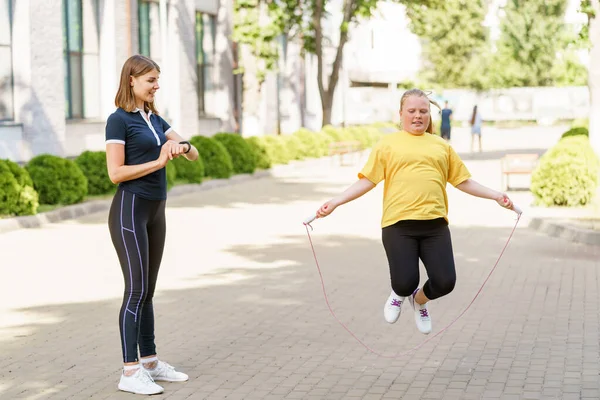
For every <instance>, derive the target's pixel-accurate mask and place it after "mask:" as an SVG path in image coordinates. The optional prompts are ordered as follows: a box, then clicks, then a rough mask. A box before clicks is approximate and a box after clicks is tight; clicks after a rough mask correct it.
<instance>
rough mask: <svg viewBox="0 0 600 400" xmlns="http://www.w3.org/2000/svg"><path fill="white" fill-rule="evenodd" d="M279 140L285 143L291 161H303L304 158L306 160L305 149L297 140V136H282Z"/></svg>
mask: <svg viewBox="0 0 600 400" xmlns="http://www.w3.org/2000/svg"><path fill="white" fill-rule="evenodd" d="M281 140H283V142H284V143H285V146H286V147H287V150H288V154H289V155H290V159H291V160H303V159H304V158H306V152H307V150H306V147H305V146H304V143H303V142H302V141H301V140H300V139H299V138H298V136H295V135H283V136H281Z"/></svg>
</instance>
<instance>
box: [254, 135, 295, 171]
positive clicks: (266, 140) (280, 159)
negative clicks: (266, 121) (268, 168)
mask: <svg viewBox="0 0 600 400" xmlns="http://www.w3.org/2000/svg"><path fill="white" fill-rule="evenodd" d="M259 140H260V141H261V142H262V144H263V145H264V147H265V149H266V150H267V154H268V156H269V158H270V159H271V161H272V162H273V164H287V163H289V162H290V160H292V155H291V154H290V151H289V149H288V147H287V145H286V143H285V141H284V139H282V136H273V135H266V136H260V137H259Z"/></svg>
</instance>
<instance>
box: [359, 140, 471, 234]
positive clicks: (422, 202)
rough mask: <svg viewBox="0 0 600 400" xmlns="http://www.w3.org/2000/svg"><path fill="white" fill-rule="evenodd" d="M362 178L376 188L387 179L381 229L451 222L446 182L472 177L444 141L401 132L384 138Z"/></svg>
mask: <svg viewBox="0 0 600 400" xmlns="http://www.w3.org/2000/svg"><path fill="white" fill-rule="evenodd" d="M358 177H359V178H367V179H369V180H370V181H371V182H373V183H374V184H375V185H377V184H378V183H379V182H381V181H382V180H385V184H384V187H383V216H382V220H381V227H382V228H385V227H386V226H389V225H393V224H395V223H396V222H398V221H401V220H407V219H412V220H428V219H435V218H440V217H443V218H445V219H446V220H448V195H447V193H446V183H447V182H450V184H452V185H453V186H456V185H459V184H460V183H462V182H464V181H465V180H467V179H469V178H470V177H471V174H470V173H469V171H468V170H467V167H466V166H465V164H464V163H463V162H462V160H461V159H460V157H459V156H458V154H456V152H455V151H454V149H453V148H452V146H450V145H449V144H448V143H447V142H446V141H445V140H444V139H442V138H440V137H439V136H436V135H432V134H429V133H424V134H422V135H418V136H417V135H411V134H410V133H408V132H405V131H400V132H396V133H392V134H389V135H387V136H385V137H383V138H382V139H381V140H380V141H379V142H378V143H377V144H376V145H375V146H374V147H373V150H372V151H371V155H370V156H369V160H368V161H367V164H366V165H365V166H364V168H363V169H362V171H360V172H359V173H358Z"/></svg>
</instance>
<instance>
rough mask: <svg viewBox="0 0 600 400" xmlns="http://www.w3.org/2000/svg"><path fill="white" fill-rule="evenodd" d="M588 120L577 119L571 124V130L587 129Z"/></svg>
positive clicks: (588, 125)
mask: <svg viewBox="0 0 600 400" xmlns="http://www.w3.org/2000/svg"><path fill="white" fill-rule="evenodd" d="M589 127H590V120H589V119H588V118H577V119H574V120H573V122H571V128H589Z"/></svg>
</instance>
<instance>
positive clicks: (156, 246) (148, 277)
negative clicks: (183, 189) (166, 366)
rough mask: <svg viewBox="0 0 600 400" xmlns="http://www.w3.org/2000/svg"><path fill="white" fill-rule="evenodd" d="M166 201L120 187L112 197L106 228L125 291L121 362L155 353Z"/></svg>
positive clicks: (120, 325) (121, 328) (121, 325)
mask: <svg viewBox="0 0 600 400" xmlns="http://www.w3.org/2000/svg"><path fill="white" fill-rule="evenodd" d="M165 203H166V202H165V201H164V200H162V201H157V200H146V199H142V198H140V197H139V196H137V195H135V194H132V193H130V192H128V191H125V190H123V189H119V190H118V191H117V194H116V195H115V197H114V198H113V201H112V205H111V208H110V212H109V216H108V228H109V230H110V236H111V238H112V242H113V245H114V246H115V249H116V250H117V255H118V257H119V262H120V263H121V269H122V270H123V278H124V279H125V292H124V295H123V305H122V306H121V311H120V313H119V330H120V332H121V347H122V350H123V361H124V362H126V363H128V362H136V361H138V345H139V350H140V356H141V357H147V356H152V355H154V354H156V345H155V343H154V310H153V307H152V297H153V296H154V289H155V287H156V279H157V277H158V269H159V267H160V261H161V259H162V255H163V249H164V245H165Z"/></svg>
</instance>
